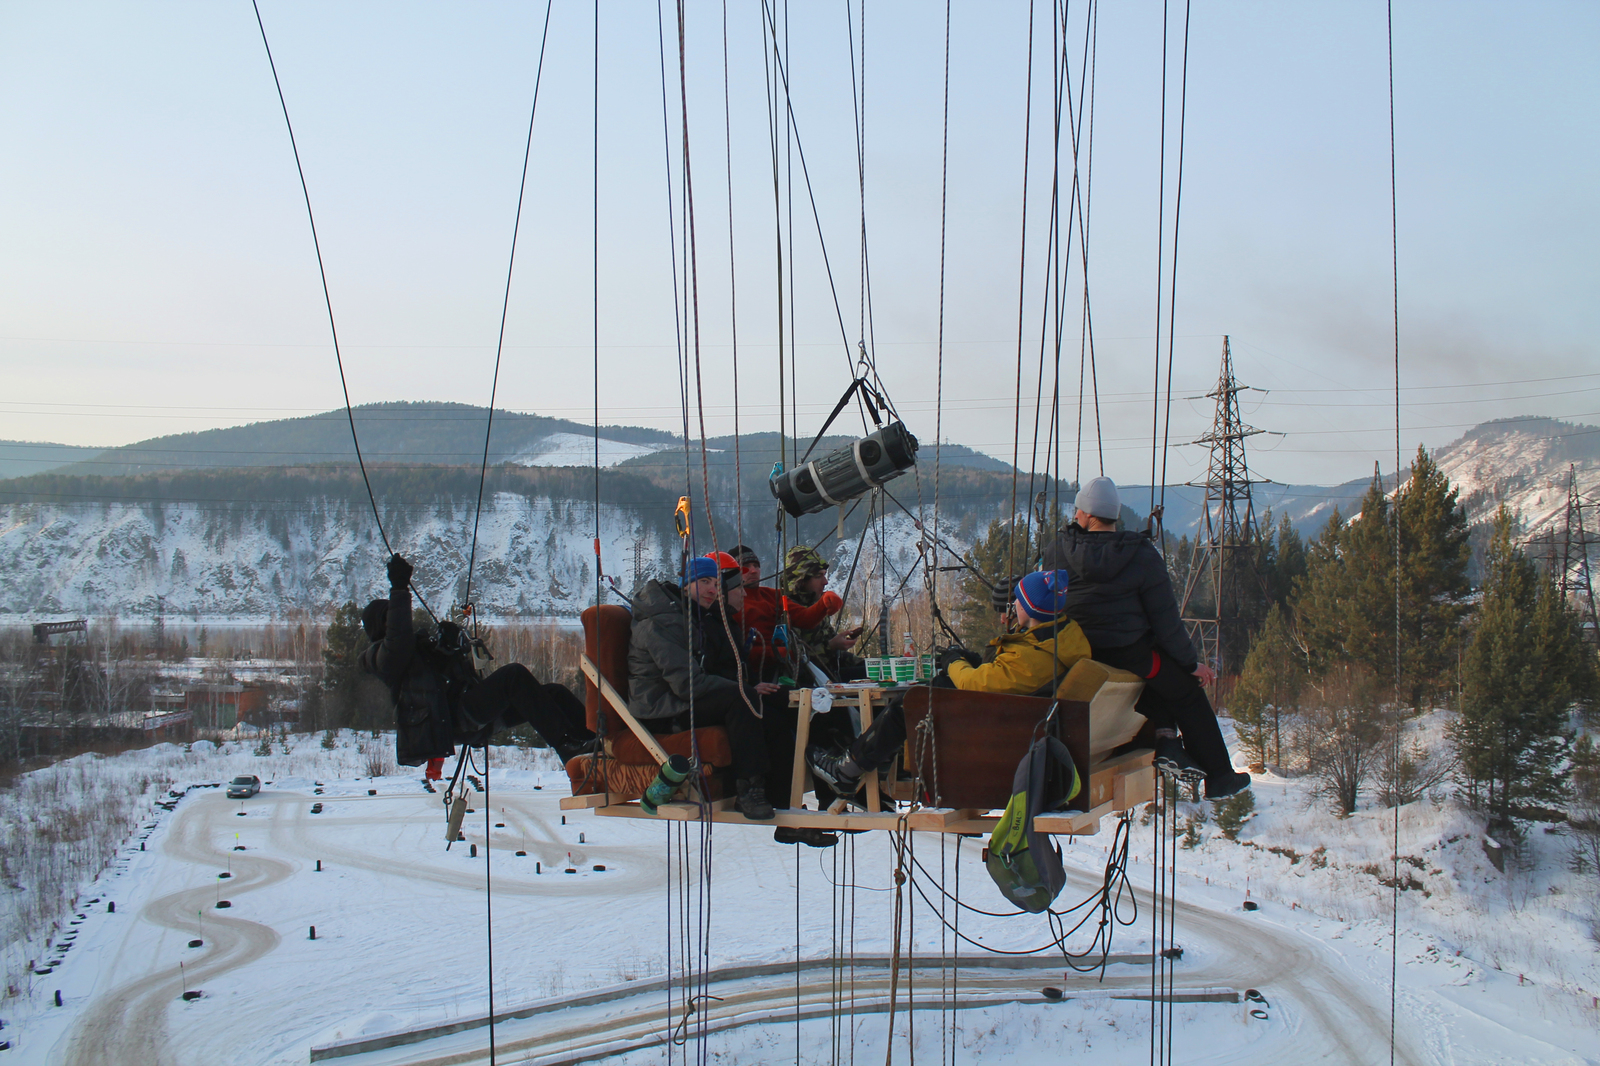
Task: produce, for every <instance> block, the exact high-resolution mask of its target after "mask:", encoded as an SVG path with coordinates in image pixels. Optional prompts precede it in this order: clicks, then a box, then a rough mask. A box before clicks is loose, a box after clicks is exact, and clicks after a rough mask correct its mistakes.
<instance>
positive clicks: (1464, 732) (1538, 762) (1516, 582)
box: [1450, 506, 1594, 826]
mask: <svg viewBox="0 0 1600 1066" xmlns="http://www.w3.org/2000/svg"><path fill="white" fill-rule="evenodd" d="M1511 531H1512V519H1511V515H1510V513H1509V512H1508V511H1507V510H1506V509H1505V507H1504V506H1502V507H1501V508H1500V511H1499V513H1498V514H1496V516H1495V521H1494V531H1493V535H1492V537H1491V539H1490V541H1489V551H1488V558H1487V559H1486V560H1485V563H1484V584H1483V603H1482V607H1481V608H1480V610H1479V614H1478V621H1477V625H1476V626H1475V627H1474V628H1473V631H1472V634H1471V643H1470V644H1469V645H1468V646H1467V649H1466V654H1465V659H1464V662H1463V666H1462V672H1463V681H1464V692H1463V700H1462V708H1461V715H1460V717H1459V718H1458V719H1457V720H1456V721H1455V722H1454V723H1452V725H1451V728H1450V738H1451V741H1452V742H1453V743H1454V744H1455V747H1456V752H1457V756H1458V759H1459V763H1460V767H1461V777H1462V785H1463V791H1464V792H1465V794H1466V796H1467V798H1468V799H1469V800H1471V801H1472V802H1474V803H1477V804H1481V805H1482V806H1484V807H1485V808H1487V810H1488V811H1489V814H1490V819H1491V824H1495V825H1502V826H1503V825H1509V824H1510V819H1511V816H1512V815H1513V814H1514V813H1516V812H1517V811H1518V810H1521V809H1525V808H1527V807H1529V806H1541V805H1548V804H1553V803H1556V802H1559V801H1560V800H1561V799H1562V797H1563V796H1564V794H1565V791H1566V783H1565V782H1564V781H1563V780H1562V777H1561V775H1560V772H1559V771H1560V768H1561V765H1562V763H1563V761H1564V759H1565V758H1566V753H1567V742H1568V738H1567V735H1566V726H1567V714H1568V711H1569V709H1570V708H1571V706H1572V705H1573V703H1574V702H1577V701H1579V700H1581V699H1584V698H1587V696H1588V695H1589V693H1590V692H1591V691H1592V685H1593V682H1592V680H1591V679H1592V677H1593V673H1594V670H1593V665H1592V661H1591V660H1588V659H1586V658H1585V656H1586V655H1587V653H1586V651H1585V650H1584V649H1583V648H1582V646H1581V642H1580V640H1579V637H1578V630H1577V626H1576V624H1575V622H1574V620H1573V619H1572V618H1571V614H1572V612H1571V609H1570V608H1569V607H1568V606H1567V605H1566V604H1565V603H1564V602H1563V601H1562V600H1561V598H1560V596H1559V595H1558V594H1557V592H1556V590H1555V588H1554V586H1553V585H1551V584H1550V582H1548V581H1546V580H1544V579H1542V578H1540V576H1539V574H1538V572H1537V570H1536V569H1535V568H1534V565H1533V564H1532V563H1531V562H1530V561H1529V560H1528V559H1527V557H1526V556H1524V555H1523V553H1522V551H1521V550H1520V549H1519V548H1518V547H1517V546H1516V544H1515V543H1514V542H1513V541H1512V539H1511ZM1574 645H1576V646H1575V647H1574Z"/></svg>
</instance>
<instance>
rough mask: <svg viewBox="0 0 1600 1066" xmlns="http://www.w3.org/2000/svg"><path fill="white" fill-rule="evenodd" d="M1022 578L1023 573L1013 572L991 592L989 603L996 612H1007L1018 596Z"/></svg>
mask: <svg viewBox="0 0 1600 1066" xmlns="http://www.w3.org/2000/svg"><path fill="white" fill-rule="evenodd" d="M1021 580H1022V575H1021V574H1012V575H1011V576H1010V577H1008V578H1006V579H1005V582H1004V584H1000V585H996V586H995V587H994V590H993V591H991V592H990V593H989V605H990V606H992V607H993V608H994V613H995V614H1005V613H1006V609H1007V608H1009V607H1010V606H1011V601H1012V600H1014V599H1016V598H1017V582H1019V581H1021Z"/></svg>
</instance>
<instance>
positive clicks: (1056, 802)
mask: <svg viewBox="0 0 1600 1066" xmlns="http://www.w3.org/2000/svg"><path fill="white" fill-rule="evenodd" d="M1079 787H1080V782H1079V780H1078V769H1077V767H1076V766H1074V765H1073V764H1072V755H1071V754H1070V753H1069V752H1068V751H1067V746H1066V745H1065V744H1063V743H1061V741H1059V740H1057V739H1056V738H1055V737H1053V736H1045V737H1040V738H1039V739H1038V740H1035V741H1034V742H1033V743H1032V744H1031V745H1030V746H1029V747H1028V753H1027V754H1026V755H1024V756H1023V757H1022V761H1021V762H1020V763H1018V764H1017V772H1016V775H1015V776H1014V777H1012V779H1011V800H1010V802H1008V803H1007V804H1006V809H1005V813H1004V814H1002V815H1001V816H1000V823H999V824H998V825H996V826H995V827H994V833H993V834H992V835H991V836H990V837H989V848H988V852H987V855H986V858H985V859H984V865H986V866H987V867H988V868H989V876H990V877H992V878H994V883H995V884H996V885H998V886H999V887H1000V891H1001V892H1002V893H1003V894H1004V895H1005V897H1006V899H1008V900H1010V901H1011V902H1012V903H1015V904H1016V905H1017V906H1019V907H1021V908H1022V909H1023V910H1025V911H1031V912H1033V913H1034V914H1038V913H1040V912H1042V911H1045V910H1048V909H1049V907H1050V904H1051V902H1052V901H1053V900H1054V899H1055V898H1056V896H1058V895H1060V893H1061V889H1062V887H1063V886H1064V885H1065V884H1066V883H1067V874H1066V871H1065V870H1064V869H1063V868H1062V866H1061V849H1060V848H1059V847H1057V846H1056V844H1055V842H1054V841H1053V840H1051V839H1050V838H1049V837H1048V836H1047V835H1045V834H1044V833H1039V832H1035V831H1034V828H1033V819H1034V818H1035V817H1036V816H1037V815H1040V814H1048V813H1050V812H1051V811H1058V810H1060V809H1061V808H1063V807H1065V806H1066V805H1067V803H1068V802H1070V801H1071V800H1072V799H1073V798H1074V797H1076V796H1077V795H1078V789H1079Z"/></svg>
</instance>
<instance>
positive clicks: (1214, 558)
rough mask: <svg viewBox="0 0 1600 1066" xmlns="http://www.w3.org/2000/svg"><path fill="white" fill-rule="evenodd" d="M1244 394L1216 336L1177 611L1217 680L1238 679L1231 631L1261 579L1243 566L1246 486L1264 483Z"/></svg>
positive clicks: (1250, 536) (1249, 543) (1252, 514)
mask: <svg viewBox="0 0 1600 1066" xmlns="http://www.w3.org/2000/svg"><path fill="white" fill-rule="evenodd" d="M1247 388H1249V386H1248V385H1241V384H1239V382H1238V380H1237V379H1236V378H1235V377H1234V376H1233V352H1232V350H1231V349H1230V346H1229V343H1228V338H1227V337H1223V338H1222V370H1221V372H1220V374H1219V375H1218V376H1217V387H1216V388H1215V389H1213V390H1212V391H1211V392H1208V393H1206V396H1207V397H1208V398H1210V399H1213V400H1215V401H1216V416H1215V417H1214V418H1213V420H1212V423H1211V431H1210V432H1209V433H1206V434H1204V435H1203V436H1201V437H1200V438H1198V439H1197V440H1196V441H1195V442H1194V443H1196V444H1204V445H1207V446H1208V447H1209V448H1210V449H1211V458H1210V462H1209V463H1208V464H1207V468H1206V479H1205V481H1204V482H1192V481H1191V482H1189V484H1190V485H1191V486H1193V487H1195V488H1204V489H1205V490H1206V499H1205V511H1204V513H1203V515H1202V517H1201V521H1200V529H1199V530H1198V532H1197V533H1196V535H1195V543H1194V553H1193V555H1192V556H1191V562H1190V566H1189V574H1188V578H1187V580H1185V582H1184V589H1183V599H1182V601H1181V604H1180V613H1181V615H1182V617H1183V621H1184V624H1185V625H1187V626H1188V628H1189V635H1190V637H1191V638H1193V640H1194V642H1195V650H1196V651H1198V652H1199V653H1200V658H1201V661H1202V662H1209V663H1210V664H1211V665H1212V667H1213V668H1214V669H1215V670H1216V671H1217V674H1218V676H1219V677H1222V676H1225V675H1227V674H1228V672H1229V671H1230V669H1231V670H1233V671H1234V672H1237V668H1238V667H1237V664H1233V663H1230V662H1228V658H1229V656H1228V654H1227V648H1228V643H1229V639H1230V632H1231V630H1232V629H1233V628H1234V627H1236V626H1237V625H1238V624H1239V623H1240V622H1241V621H1242V620H1243V611H1242V608H1243V607H1244V603H1245V600H1246V597H1247V596H1248V595H1249V594H1250V593H1251V592H1253V591H1256V590H1257V588H1258V586H1259V585H1260V582H1261V580H1262V579H1261V575H1259V574H1257V573H1256V572H1255V568H1254V566H1253V565H1252V564H1251V559H1250V555H1251V553H1252V552H1253V551H1254V550H1255V548H1256V546H1257V545H1258V543H1259V542H1260V539H1261V532H1260V530H1259V529H1258V528H1257V526H1256V510H1255V501H1254V500H1253V499H1252V497H1251V494H1250V486H1252V485H1259V484H1263V483H1266V481H1267V479H1266V478H1252V477H1251V476H1250V463H1249V460H1248V458H1247V456H1246V453H1245V443H1244V442H1245V439H1246V438H1247V437H1253V436H1255V435H1256V434H1257V433H1260V432H1262V430H1259V429H1256V428H1255V427H1254V426H1247V425H1245V424H1244V420H1243V419H1242V418H1240V416H1239V393H1241V392H1243V391H1244V390H1245V389H1247ZM1207 584H1209V586H1210V590H1211V593H1212V595H1211V597H1210V603H1209V604H1207V603H1206V602H1205V597H1204V594H1203V592H1204V589H1205V586H1206V585H1207Z"/></svg>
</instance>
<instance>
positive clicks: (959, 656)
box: [934, 647, 980, 673]
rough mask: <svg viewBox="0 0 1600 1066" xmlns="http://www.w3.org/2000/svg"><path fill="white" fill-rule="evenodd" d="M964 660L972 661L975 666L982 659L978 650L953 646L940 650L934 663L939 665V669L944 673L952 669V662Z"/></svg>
mask: <svg viewBox="0 0 1600 1066" xmlns="http://www.w3.org/2000/svg"><path fill="white" fill-rule="evenodd" d="M962 660H965V661H967V662H969V663H971V664H972V665H973V666H977V665H978V663H979V661H980V660H979V658H978V653H977V652H972V651H967V650H966V649H965V648H955V647H951V648H945V649H944V650H943V651H941V652H939V654H938V656H937V657H936V658H935V659H934V665H935V666H937V667H938V668H939V671H940V672H941V673H942V672H944V671H946V670H949V669H950V664H951V663H955V662H961V661H962Z"/></svg>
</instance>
